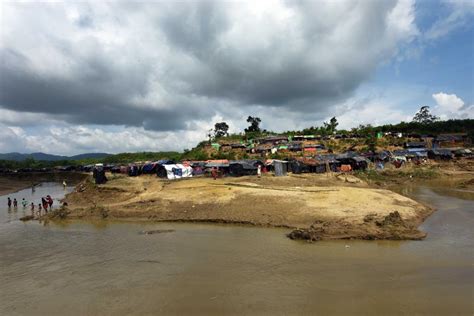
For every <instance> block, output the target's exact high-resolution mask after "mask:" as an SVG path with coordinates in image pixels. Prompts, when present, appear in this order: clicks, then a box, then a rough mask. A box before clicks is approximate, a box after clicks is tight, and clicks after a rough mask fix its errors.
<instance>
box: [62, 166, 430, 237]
mask: <svg viewBox="0 0 474 316" xmlns="http://www.w3.org/2000/svg"><path fill="white" fill-rule="evenodd" d="M65 201H66V202H67V204H68V207H67V209H64V210H62V212H61V213H60V214H56V217H60V218H103V219H126V220H131V219H136V220H148V221H168V222H170V221H187V222H217V223H234V224H235V223H238V224H248V225H256V226H266V227H285V228H291V229H298V230H301V231H308V232H310V236H311V237H310V238H306V237H305V236H304V235H301V236H293V238H300V237H301V238H303V239H309V240H321V239H351V238H355V239H422V238H424V237H425V234H424V233H423V232H421V231H419V230H418V229H417V227H418V225H419V224H421V223H422V222H423V220H424V219H425V218H426V217H427V216H429V215H430V214H431V213H432V211H433V209H432V208H430V207H427V206H426V205H423V204H420V203H418V202H416V201H414V200H412V199H410V198H407V197H405V196H402V195H399V194H397V193H394V192H391V191H388V190H384V189H374V188H370V187H369V186H368V185H367V184H366V183H364V182H363V181H361V180H359V179H357V178H355V177H353V176H350V175H346V176H344V175H343V176H335V175H326V174H324V175H316V174H310V175H297V176H288V177H280V178H278V177H272V176H270V175H267V176H264V177H262V178H261V179H259V178H256V177H242V178H223V179H218V180H212V179H209V178H195V179H189V180H182V181H164V180H160V179H157V178H156V177H155V176H142V177H122V176H116V177H112V178H111V179H110V181H109V182H108V183H107V184H106V185H100V186H96V185H94V184H92V182H91V180H90V179H89V180H87V181H85V182H83V183H82V184H81V185H79V186H78V187H77V188H76V190H75V192H73V193H71V194H69V195H68V196H67V197H66V199H65Z"/></svg>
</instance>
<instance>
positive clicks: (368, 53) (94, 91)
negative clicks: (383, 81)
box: [0, 0, 413, 131]
mask: <svg viewBox="0 0 474 316" xmlns="http://www.w3.org/2000/svg"><path fill="white" fill-rule="evenodd" d="M405 3H407V4H405ZM15 8H16V9H15V10H17V11H14V12H15V14H17V19H16V20H15V19H13V18H12V19H10V20H9V22H8V23H9V24H7V25H8V26H10V24H11V30H14V32H15V36H13V35H10V34H9V33H7V31H5V33H2V34H4V35H2V37H3V39H4V41H3V43H2V44H1V46H0V57H1V63H0V76H1V77H0V107H3V108H7V109H11V110H15V111H21V112H34V113H46V114H52V115H59V116H61V117H62V118H65V119H66V120H67V121H68V122H71V123H81V124H87V123H89V124H103V125H112V124H115V125H117V124H119V125H122V124H123V125H129V126H139V127H144V128H146V129H153V130H160V131H164V130H177V129H183V128H186V126H187V123H189V122H192V121H194V120H199V119H203V118H209V117H212V115H214V114H215V113H218V112H219V106H220V105H219V104H226V105H227V106H228V105H231V106H233V107H235V110H236V111H235V112H236V113H240V109H241V108H242V107H259V108H261V107H269V108H270V107H271V108H275V107H282V108H285V110H289V111H293V112H296V113H298V112H299V113H304V112H306V111H308V110H311V111H312V112H313V115H315V116H318V115H320V116H324V115H325V114H326V113H327V111H328V109H329V108H330V107H331V106H332V105H333V104H335V103H338V102H340V101H343V100H344V99H346V98H348V97H349V96H350V95H351V94H352V93H353V92H354V91H355V89H356V88H357V87H358V86H359V85H360V84H361V83H362V82H364V81H365V80H367V78H369V77H370V76H371V74H372V73H373V72H374V70H375V68H376V66H377V65H378V64H379V63H380V62H382V61H384V60H386V59H387V58H389V57H391V56H392V55H393V54H394V53H395V51H396V48H397V44H398V43H399V42H403V41H407V40H409V39H410V36H412V33H413V30H412V28H410V25H411V22H412V21H411V20H410V19H411V18H412V17H411V15H412V11H411V4H410V3H409V2H402V3H397V2H396V1H388V0H387V1H380V2H377V1H376V2H374V1H361V2H354V1H349V2H332V1H329V2H327V3H326V2H322V1H318V2H311V1H306V2H288V3H287V2H277V1H274V2H259V3H258V5H257V4H255V5H252V3H251V2H239V3H228V2H218V1H199V2H184V3H182V2H180V3H146V4H140V5H138V4H137V5H133V6H130V5H129V4H120V3H111V4H104V5H103V6H94V5H93V4H87V5H82V4H70V5H64V8H62V7H60V8H61V9H58V6H54V7H50V6H44V7H40V8H39V9H38V7H35V10H34V14H33V13H32V10H33V9H32V8H30V9H28V8H29V7H28V6H27V5H25V6H22V7H19V9H18V8H17V7H15ZM404 10H405V11H404ZM30 11H31V12H30ZM399 11H400V12H399ZM394 12H395V13H396V14H393V13H394ZM392 15H393V16H392ZM26 19H29V22H28V23H21V22H22V21H24V20H26ZM397 19H398V20H400V21H398V20H397ZM49 22H51V23H49ZM407 25H408V27H407ZM32 41H37V42H35V43H34V44H33V43H32ZM222 112H226V113H229V108H225V111H222Z"/></svg>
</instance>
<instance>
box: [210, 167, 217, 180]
mask: <svg viewBox="0 0 474 316" xmlns="http://www.w3.org/2000/svg"><path fill="white" fill-rule="evenodd" d="M211 174H212V177H213V178H214V180H216V179H217V168H216V167H214V168H212V170H211Z"/></svg>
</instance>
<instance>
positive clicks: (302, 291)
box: [0, 183, 474, 315]
mask: <svg viewBox="0 0 474 316" xmlns="http://www.w3.org/2000/svg"><path fill="white" fill-rule="evenodd" d="M67 190H70V188H68V189H67ZM67 190H66V191H67ZM64 193H65V191H64V190H63V188H62V186H60V185H57V184H53V183H44V184H43V185H42V186H41V187H39V188H37V190H36V192H35V193H34V196H32V192H31V189H28V190H23V191H20V192H17V193H15V194H10V195H9V196H10V197H12V198H13V197H16V198H17V199H19V200H21V198H23V197H25V198H26V199H28V200H30V201H31V200H35V202H36V204H37V203H39V200H40V197H41V196H42V195H46V194H51V195H52V196H53V197H55V198H60V197H61V196H62V195H63V194H64ZM411 193H412V194H413V195H414V196H416V198H417V199H419V200H421V201H424V202H428V203H430V204H431V205H433V206H435V207H437V208H438V211H437V212H435V213H434V214H433V215H432V216H431V217H430V218H428V220H426V221H425V223H424V224H423V225H422V227H421V228H422V229H423V230H424V231H427V232H428V237H427V238H426V239H425V240H423V241H401V242H399V241H324V242H317V243H314V244H308V243H305V242H297V241H292V240H289V239H288V238H286V237H285V233H287V230H284V229H267V228H265V229H264V228H253V227H242V226H224V225H215V224H212V225H207V224H177V223H176V224H175V223H158V224H157V223H155V224H145V223H123V222H122V223H111V222H107V221H98V222H79V221H75V222H63V223H61V224H52V223H49V224H45V223H38V222H36V221H35V222H27V223H23V222H21V221H19V220H18V218H19V217H21V216H23V210H22V208H21V207H19V209H18V210H17V211H14V210H11V211H9V210H8V208H7V207H6V197H7V196H2V197H0V315H122V314H127V315H129V314H141V315H143V314H154V315H156V314H159V315H175V314H179V315H189V314H203V315H213V314H219V315H222V314H258V315H295V314H307V315H314V314H321V315H327V314H337V315H347V314H363V315H399V314H406V315H412V314H426V315H443V314H444V315H472V314H473V313H474V305H473V302H474V286H473V284H474V265H473V264H474V251H473V250H474V249H473V241H474V232H473V227H474V213H473V212H474V208H473V203H472V200H468V199H464V198H459V197H456V196H453V194H444V193H443V190H442V189H436V190H434V189H430V188H426V187H423V188H419V189H415V190H413V191H412V192H411ZM461 197H462V196H461ZM26 214H29V211H28V210H27V211H26ZM153 229H173V230H175V231H174V232H168V233H161V234H153V235H143V234H140V232H141V231H143V230H153Z"/></svg>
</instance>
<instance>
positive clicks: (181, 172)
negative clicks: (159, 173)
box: [163, 164, 193, 180]
mask: <svg viewBox="0 0 474 316" xmlns="http://www.w3.org/2000/svg"><path fill="white" fill-rule="evenodd" d="M163 167H165V169H166V176H167V178H168V179H170V180H173V179H181V178H189V177H192V176H193V168H191V167H189V166H184V165H182V164H176V165H163Z"/></svg>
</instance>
